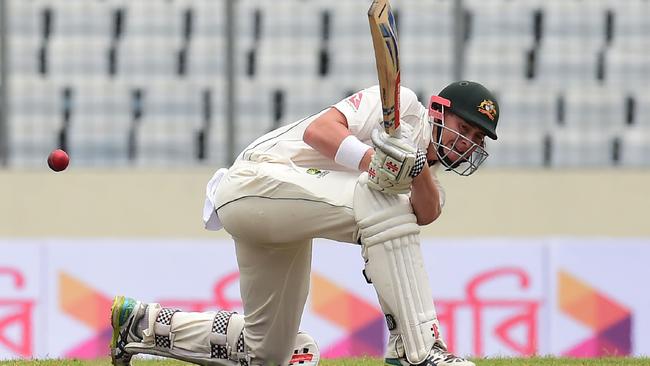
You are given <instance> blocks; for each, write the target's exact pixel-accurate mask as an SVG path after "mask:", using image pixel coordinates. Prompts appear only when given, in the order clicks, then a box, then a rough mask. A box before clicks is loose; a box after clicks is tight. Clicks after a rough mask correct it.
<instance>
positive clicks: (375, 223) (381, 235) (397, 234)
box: [358, 206, 420, 246]
mask: <svg viewBox="0 0 650 366" xmlns="http://www.w3.org/2000/svg"><path fill="white" fill-rule="evenodd" d="M358 225H359V236H360V238H361V243H362V244H363V245H365V246H372V245H376V244H381V243H386V242H389V241H391V240H394V239H398V238H402V237H406V236H409V235H418V234H419V233H420V227H419V226H418V224H417V218H416V217H415V215H414V214H413V213H412V212H411V211H410V209H408V208H406V207H403V206H402V207H400V206H397V207H393V208H390V209H385V210H382V211H379V212H376V213H373V214H371V215H369V216H367V217H365V218H363V219H361V220H359V221H358Z"/></svg>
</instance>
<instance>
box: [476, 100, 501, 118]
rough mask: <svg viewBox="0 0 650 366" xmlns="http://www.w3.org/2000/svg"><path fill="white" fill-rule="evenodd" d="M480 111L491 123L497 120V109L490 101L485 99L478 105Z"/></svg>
mask: <svg viewBox="0 0 650 366" xmlns="http://www.w3.org/2000/svg"><path fill="white" fill-rule="evenodd" d="M478 111H479V112H480V113H483V114H484V115H486V116H487V117H488V118H489V119H490V121H494V119H495V118H497V107H496V106H495V105H494V102H493V101H491V100H489V99H483V101H482V102H481V104H479V105H478Z"/></svg>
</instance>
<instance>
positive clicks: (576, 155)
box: [551, 127, 616, 168]
mask: <svg viewBox="0 0 650 366" xmlns="http://www.w3.org/2000/svg"><path fill="white" fill-rule="evenodd" d="M551 135H552V143H551V146H552V154H551V165H552V166H553V167H560V168H566V167H570V168H596V167H607V166H611V165H612V164H613V163H614V158H613V157H614V140H615V137H616V134H614V133H612V131H609V130H587V129H584V128H568V127H563V128H556V129H554V130H553V131H552V132H551Z"/></svg>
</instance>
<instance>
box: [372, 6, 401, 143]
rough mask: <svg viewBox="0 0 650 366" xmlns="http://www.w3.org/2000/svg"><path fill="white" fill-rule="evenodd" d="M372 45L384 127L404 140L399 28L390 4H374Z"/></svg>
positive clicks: (392, 134) (390, 133) (387, 131)
mask: <svg viewBox="0 0 650 366" xmlns="http://www.w3.org/2000/svg"><path fill="white" fill-rule="evenodd" d="M368 21H369V22H370V33H371V34H372V44H373V46H374V48H375V61H376V63H377V75H378V77H379V89H380V92H381V106H382V111H383V126H384V129H385V130H386V133H388V134H389V135H391V136H393V137H399V136H400V130H399V121H400V120H399V87H400V69H399V52H398V47H397V27H396V26H395V18H394V17H393V12H392V11H391V8H390V3H389V1H388V0H373V2H372V5H370V9H369V10H368Z"/></svg>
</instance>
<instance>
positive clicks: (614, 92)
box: [564, 85, 625, 134]
mask: <svg viewBox="0 0 650 366" xmlns="http://www.w3.org/2000/svg"><path fill="white" fill-rule="evenodd" d="M564 101H565V113H564V124H565V125H566V126H567V127H571V128H575V129H582V130H584V131H585V132H594V133H603V134H607V133H610V132H612V131H613V132H618V131H620V130H621V129H622V128H624V123H625V98H624V95H623V93H622V92H621V91H620V90H618V89H616V88H609V87H605V86H591V87H588V86H586V85H583V86H579V87H576V88H571V89H568V90H566V92H565V93H564Z"/></svg>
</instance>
